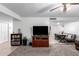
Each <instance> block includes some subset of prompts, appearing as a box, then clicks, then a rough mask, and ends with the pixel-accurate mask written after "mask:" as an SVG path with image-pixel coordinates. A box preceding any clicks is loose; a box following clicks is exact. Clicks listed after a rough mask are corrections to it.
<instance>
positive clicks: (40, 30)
mask: <svg viewBox="0 0 79 59" xmlns="http://www.w3.org/2000/svg"><path fill="white" fill-rule="evenodd" d="M33 35H48V26H33Z"/></svg>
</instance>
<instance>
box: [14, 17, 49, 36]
mask: <svg viewBox="0 0 79 59" xmlns="http://www.w3.org/2000/svg"><path fill="white" fill-rule="evenodd" d="M13 24H14V27H13V28H14V32H17V29H18V28H21V30H22V33H23V35H24V36H27V37H28V38H31V36H32V27H33V26H43V25H47V26H49V18H47V17H25V18H23V19H22V21H14V23H13Z"/></svg>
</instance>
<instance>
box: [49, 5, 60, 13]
mask: <svg viewBox="0 0 79 59" xmlns="http://www.w3.org/2000/svg"><path fill="white" fill-rule="evenodd" d="M60 7H61V5H60V6H57V7H55V8H53V9H51V10H49V11H50V12H52V11H54V10H56V9H58V8H60Z"/></svg>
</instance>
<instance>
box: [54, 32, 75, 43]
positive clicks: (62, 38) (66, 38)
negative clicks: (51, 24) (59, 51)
mask: <svg viewBox="0 0 79 59" xmlns="http://www.w3.org/2000/svg"><path fill="white" fill-rule="evenodd" d="M54 35H55V39H56V40H58V41H59V42H61V43H65V42H75V39H76V34H70V33H64V32H61V33H60V34H56V33H55V34H54Z"/></svg>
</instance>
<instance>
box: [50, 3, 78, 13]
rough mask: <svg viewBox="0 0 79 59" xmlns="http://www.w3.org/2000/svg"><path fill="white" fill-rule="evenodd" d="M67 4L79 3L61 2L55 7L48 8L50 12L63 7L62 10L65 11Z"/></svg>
mask: <svg viewBox="0 0 79 59" xmlns="http://www.w3.org/2000/svg"><path fill="white" fill-rule="evenodd" d="M68 4H69V5H79V3H62V4H61V5H59V6H56V7H55V8H53V9H50V10H49V11H50V12H52V11H54V10H56V9H58V8H60V7H63V12H66V11H67V9H68V7H67V5H68Z"/></svg>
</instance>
